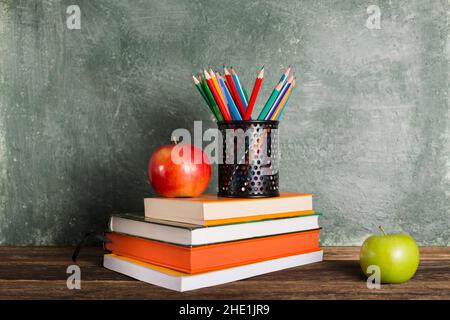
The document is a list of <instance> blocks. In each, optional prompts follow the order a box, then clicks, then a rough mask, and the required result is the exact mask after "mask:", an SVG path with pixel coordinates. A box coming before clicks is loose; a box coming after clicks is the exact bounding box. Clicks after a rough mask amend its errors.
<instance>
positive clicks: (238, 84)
mask: <svg viewBox="0 0 450 320" xmlns="http://www.w3.org/2000/svg"><path fill="white" fill-rule="evenodd" d="M231 76H232V77H233V82H234V85H235V86H236V89H237V91H238V93H239V98H240V99H241V101H242V104H243V105H244V108H245V109H247V105H248V101H247V99H246V98H245V94H244V91H243V90H242V86H241V82H240V81H239V78H238V75H237V73H236V71H234V69H233V68H231Z"/></svg>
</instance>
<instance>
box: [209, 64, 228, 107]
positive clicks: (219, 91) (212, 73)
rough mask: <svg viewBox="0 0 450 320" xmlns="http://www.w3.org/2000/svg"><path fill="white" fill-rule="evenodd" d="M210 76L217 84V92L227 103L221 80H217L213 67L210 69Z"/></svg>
mask: <svg viewBox="0 0 450 320" xmlns="http://www.w3.org/2000/svg"><path fill="white" fill-rule="evenodd" d="M209 76H210V77H211V79H212V81H213V83H214V85H215V86H216V89H217V92H218V93H219V96H220V98H221V99H222V101H223V103H224V104H226V101H225V97H224V95H223V92H222V89H220V85H219V81H218V80H217V78H216V75H215V73H214V71H213V69H209Z"/></svg>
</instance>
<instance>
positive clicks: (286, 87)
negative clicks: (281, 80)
mask: <svg viewBox="0 0 450 320" xmlns="http://www.w3.org/2000/svg"><path fill="white" fill-rule="evenodd" d="M293 80H294V76H291V77H290V78H289V80H288V81H287V82H286V84H285V85H284V87H283V88H282V89H281V91H280V93H279V94H278V96H277V99H276V100H275V102H274V103H273V105H272V107H271V108H270V110H269V112H268V113H267V115H266V117H265V118H264V119H265V120H269V119H271V118H272V115H273V113H274V112H275V110H276V108H277V107H278V105H279V104H280V101H281V100H282V99H283V97H284V95H285V94H286V92H287V90H288V89H289V87H290V86H291V83H292V81H293Z"/></svg>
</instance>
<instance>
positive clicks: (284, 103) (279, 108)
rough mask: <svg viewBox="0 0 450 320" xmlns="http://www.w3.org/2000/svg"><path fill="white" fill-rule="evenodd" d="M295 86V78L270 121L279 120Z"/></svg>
mask: <svg viewBox="0 0 450 320" xmlns="http://www.w3.org/2000/svg"><path fill="white" fill-rule="evenodd" d="M294 86H295V78H294V80H292V84H291V86H290V87H289V89H288V91H287V92H286V94H285V95H284V97H283V99H281V102H280V103H279V104H278V106H277V109H276V110H275V112H274V113H273V115H272V116H271V117H270V120H277V119H278V117H279V115H280V114H281V112H282V111H283V109H284V107H285V105H286V103H287V101H288V100H289V96H290V95H291V91H292V88H294Z"/></svg>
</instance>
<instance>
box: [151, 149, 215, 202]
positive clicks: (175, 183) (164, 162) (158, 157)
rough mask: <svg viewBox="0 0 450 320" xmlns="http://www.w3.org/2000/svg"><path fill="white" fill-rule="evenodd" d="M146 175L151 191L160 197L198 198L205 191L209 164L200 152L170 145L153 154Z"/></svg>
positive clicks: (209, 169)
mask: <svg viewBox="0 0 450 320" xmlns="http://www.w3.org/2000/svg"><path fill="white" fill-rule="evenodd" d="M175 147H177V149H174V148H175ZM189 153H190V156H189ZM183 155H184V156H183ZM147 173H148V179H149V181H150V184H151V185H152V187H153V189H154V190H155V191H156V192H157V193H159V194H160V195H161V196H163V197H169V198H173V197H197V196H199V195H201V194H202V193H203V192H204V191H205V189H206V188H207V187H208V184H209V180H210V179H211V163H210V161H209V159H208V156H207V155H206V153H205V152H204V151H203V150H202V149H200V148H197V147H195V146H193V145H189V144H183V145H176V144H171V145H166V146H162V147H160V148H158V149H157V150H156V151H155V152H153V155H152V157H151V158H150V160H149V162H148V171H147Z"/></svg>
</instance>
